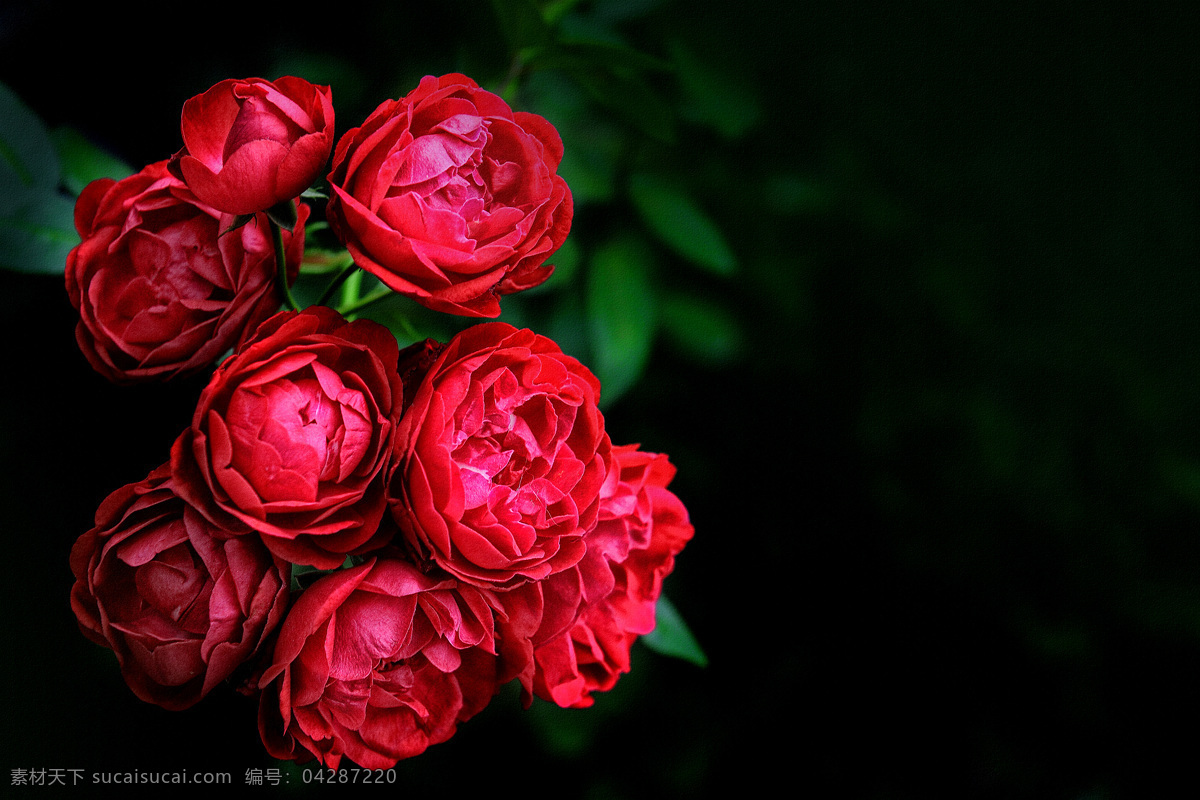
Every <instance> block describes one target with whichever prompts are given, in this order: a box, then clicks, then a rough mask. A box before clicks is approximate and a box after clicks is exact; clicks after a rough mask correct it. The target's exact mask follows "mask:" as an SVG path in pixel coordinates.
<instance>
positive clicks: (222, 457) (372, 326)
mask: <svg viewBox="0 0 1200 800" xmlns="http://www.w3.org/2000/svg"><path fill="white" fill-rule="evenodd" d="M398 352H399V348H398V345H397V344H396V339H395V337H394V336H393V335H392V333H391V331H389V330H388V329H387V328H385V327H383V326H382V325H379V324H378V323H375V322H372V321H370V320H358V321H355V322H347V321H346V320H345V319H343V318H342V317H341V316H340V315H339V314H338V313H337V312H335V311H333V310H332V309H329V308H325V307H324V306H312V307H310V308H307V309H305V310H304V311H287V312H280V313H279V314H276V315H275V316H274V317H271V318H270V319H268V320H267V321H266V322H264V323H263V324H262V325H261V326H260V327H259V328H258V330H257V331H256V333H255V336H254V338H253V339H251V340H250V341H248V342H247V343H246V344H245V346H243V347H242V349H240V350H238V351H237V352H236V353H234V354H233V355H232V356H230V357H229V358H228V359H226V360H225V361H224V362H222V364H221V365H220V366H219V367H218V368H217V370H216V371H215V372H214V373H213V376H212V379H211V380H210V381H209V383H208V386H206V387H205V389H204V391H203V392H201V395H200V399H199V401H198V402H197V404H196V410H195V414H194V416H193V418H192V424H191V426H190V427H189V428H188V429H187V430H186V431H184V432H183V434H181V435H180V437H179V438H178V439H177V440H176V442H175V445H174V447H173V449H172V453H171V463H172V466H173V468H174V469H175V471H176V474H177V478H178V484H179V491H180V493H181V494H183V495H184V497H186V498H187V500H188V501H189V502H191V503H193V504H195V505H196V506H197V508H199V509H200V510H201V511H202V512H203V513H205V514H206V515H207V516H209V518H210V519H213V520H214V521H216V522H218V523H220V524H222V525H226V526H229V527H238V526H239V525H240V526H241V528H240V529H241V530H246V529H250V530H253V531H257V532H258V533H259V534H261V535H262V537H263V539H264V541H265V542H266V544H267V546H268V547H269V548H270V549H271V550H272V551H273V552H274V553H276V554H277V555H279V556H281V557H283V558H285V559H286V560H288V561H291V562H292V563H296V564H309V565H312V566H316V567H318V568H321V569H332V568H334V567H337V566H340V565H341V564H342V562H343V561H345V558H346V555H347V554H349V553H355V552H358V551H359V550H360V549H361V548H365V547H367V546H369V540H370V539H371V538H372V536H374V535H375V533H376V531H377V529H378V527H379V521H380V519H381V518H382V517H383V514H384V511H385V507H386V498H385V495H384V484H383V480H382V478H383V475H382V472H383V469H384V466H385V463H386V461H387V459H388V457H389V455H390V452H391V447H392V439H393V436H394V434H395V426H396V421H397V418H398V417H399V415H400V410H401V400H402V388H401V383H400V375H399V373H398V372H397V371H396V359H397V355H398Z"/></svg>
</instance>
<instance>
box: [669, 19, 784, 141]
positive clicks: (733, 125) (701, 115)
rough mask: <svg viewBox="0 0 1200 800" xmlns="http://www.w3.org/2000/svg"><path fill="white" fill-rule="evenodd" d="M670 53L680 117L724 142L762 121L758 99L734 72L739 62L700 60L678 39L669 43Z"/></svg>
mask: <svg viewBox="0 0 1200 800" xmlns="http://www.w3.org/2000/svg"><path fill="white" fill-rule="evenodd" d="M670 52H671V60H672V62H673V63H674V65H675V68H676V72H677V74H678V76H679V84H680V87H681V88H682V90H683V93H684V100H683V103H682V107H681V109H680V113H681V115H682V116H684V117H685V118H687V119H690V120H692V121H693V122H696V123H698V124H701V125H705V126H707V127H709V128H712V129H713V130H715V131H717V132H718V133H720V134H721V135H722V136H724V137H726V138H728V139H736V138H738V137H740V136H742V135H744V134H745V133H746V132H747V131H749V130H750V129H751V128H753V127H754V126H755V125H756V124H758V122H759V120H760V119H762V106H761V104H760V103H759V98H758V95H757V94H756V93H755V91H754V86H753V84H752V83H751V82H750V81H749V80H747V79H744V78H743V76H742V75H741V74H740V73H739V72H738V71H737V66H738V64H739V62H737V61H733V60H731V59H726V60H725V61H723V62H720V63H718V62H715V61H714V59H713V58H712V57H711V56H710V54H709V53H707V52H706V53H705V57H703V58H702V57H700V56H699V55H698V54H697V53H696V52H695V51H694V49H693V48H690V47H688V46H687V45H685V44H683V42H682V41H680V40H678V39H675V40H673V41H672V42H670Z"/></svg>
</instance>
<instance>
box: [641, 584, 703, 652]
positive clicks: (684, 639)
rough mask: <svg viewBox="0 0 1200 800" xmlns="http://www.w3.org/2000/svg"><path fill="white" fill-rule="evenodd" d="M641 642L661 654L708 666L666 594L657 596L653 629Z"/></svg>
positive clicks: (689, 631)
mask: <svg viewBox="0 0 1200 800" xmlns="http://www.w3.org/2000/svg"><path fill="white" fill-rule="evenodd" d="M642 642H643V643H644V644H645V645H646V646H647V647H649V648H650V649H651V650H653V651H654V652H656V653H659V654H661V655H664V656H671V657H673V658H682V659H683V660H685V661H690V662H692V663H693V664H696V665H698V666H701V667H706V666H708V656H707V655H705V653H704V650H703V649H701V647H700V643H699V642H697V641H696V637H695V636H693V635H692V632H691V630H690V629H689V628H688V626H687V623H685V622H684V621H683V617H682V616H680V614H679V612H678V611H677V610H676V609H675V606H674V605H672V603H671V601H670V600H668V599H667V596H666V595H662V596H660V597H659V598H658V605H657V606H656V607H655V609H654V630H653V631H651V632H650V633H648V634H646V635H645V636H643V637H642Z"/></svg>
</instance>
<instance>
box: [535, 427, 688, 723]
mask: <svg viewBox="0 0 1200 800" xmlns="http://www.w3.org/2000/svg"><path fill="white" fill-rule="evenodd" d="M613 449H614V453H615V454H616V456H617V460H618V462H619V464H620V470H621V473H620V483H619V484H618V487H617V491H616V492H615V493H614V494H613V495H611V496H608V497H606V498H605V500H604V502H603V504H602V506H601V512H600V522H599V523H598V524H597V526H596V534H595V535H596V537H597V542H601V541H602V542H603V544H602V545H601V544H597V547H603V548H604V549H605V550H606V552H607V553H608V555H609V556H610V557H611V558H612V570H613V576H614V578H615V583H614V585H613V588H612V591H611V593H610V594H609V595H608V596H607V597H604V598H602V599H601V600H599V601H598V602H589V603H586V604H585V605H584V606H583V608H582V611H581V613H580V615H579V617H578V619H577V620H576V621H575V623H574V625H573V626H571V628H570V629H569V630H567V631H565V632H563V633H561V634H559V635H557V636H555V637H554V638H552V639H550V640H548V641H544V642H541V643H540V644H538V646H537V649H536V651H535V653H534V661H535V665H536V671H535V676H534V684H533V690H534V693H535V694H537V696H539V697H541V698H542V699H544V700H550V701H552V702H554V703H557V704H558V705H560V706H563V707H574V708H583V707H586V706H590V705H591V704H592V702H593V698H592V696H591V693H592V692H598V691H607V690H608V689H611V688H612V687H613V685H614V684H616V682H617V679H618V678H619V677H620V676H621V675H622V674H623V673H626V672H628V671H629V653H630V649H631V648H632V647H633V642H634V640H635V639H637V637H638V636H639V635H642V634H646V633H650V632H651V631H653V630H654V607H655V605H656V603H657V602H658V598H659V596H660V595H661V594H662V582H663V578H665V577H666V576H667V575H668V574H670V572H671V570H672V569H674V566H675V556H676V555H678V554H679V552H680V551H681V550H682V549H683V547H684V545H686V544H687V542H688V541H689V540H690V539H691V538H692V533H693V528H692V525H691V523H690V522H689V520H688V513H687V509H686V508H685V507H684V505H683V503H682V502H680V500H679V498H678V497H676V496H675V495H674V494H673V493H671V492H670V491H669V490H668V489H667V486H668V484H670V482H671V479H672V478H673V477H674V475H675V468H674V467H673V466H672V465H671V464H670V462H669V461H668V460H667V457H666V456H663V455H657V454H654V453H643V452H640V451H639V450H638V449H637V447H636V446H625V447H616V448H613Z"/></svg>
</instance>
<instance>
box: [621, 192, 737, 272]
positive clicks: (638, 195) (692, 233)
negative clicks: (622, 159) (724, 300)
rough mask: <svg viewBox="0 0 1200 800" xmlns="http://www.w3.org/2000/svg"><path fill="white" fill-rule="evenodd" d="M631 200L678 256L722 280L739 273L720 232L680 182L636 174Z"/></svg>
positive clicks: (630, 193) (734, 259)
mask: <svg viewBox="0 0 1200 800" xmlns="http://www.w3.org/2000/svg"><path fill="white" fill-rule="evenodd" d="M629 196H630V199H631V200H632V201H633V204H634V207H635V208H637V211H638V213H639V214H640V215H641V217H642V220H643V221H644V222H645V223H646V225H647V226H648V227H649V228H650V230H651V231H652V232H653V233H654V234H655V236H657V237H658V238H659V239H660V240H661V241H662V242H663V244H665V245H667V246H668V247H670V248H671V249H672V250H674V251H675V252H676V253H677V254H679V255H680V256H682V257H683V258H685V259H686V260H688V261H689V262H691V263H693V264H695V265H697V266H699V267H702V268H704V269H706V270H708V271H710V272H713V273H716V274H717V275H721V276H723V277H728V276H730V275H733V274H734V272H736V271H737V259H736V258H735V257H734V254H733V251H732V250H731V249H730V248H729V245H728V243H727V242H726V241H725V237H724V235H723V234H722V233H721V230H720V228H719V227H718V226H717V224H716V223H715V222H714V221H713V220H712V218H711V217H709V216H708V214H706V213H705V212H704V210H703V209H701V208H700V206H699V205H697V204H696V202H695V201H694V200H693V199H692V197H691V196H690V195H689V194H688V193H687V191H686V190H685V189H684V188H683V187H682V186H681V185H680V184H679V183H678V182H676V181H674V180H671V179H667V178H664V177H662V176H660V175H656V174H653V173H648V172H641V173H637V174H634V175H632V176H631V177H630V179H629Z"/></svg>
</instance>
